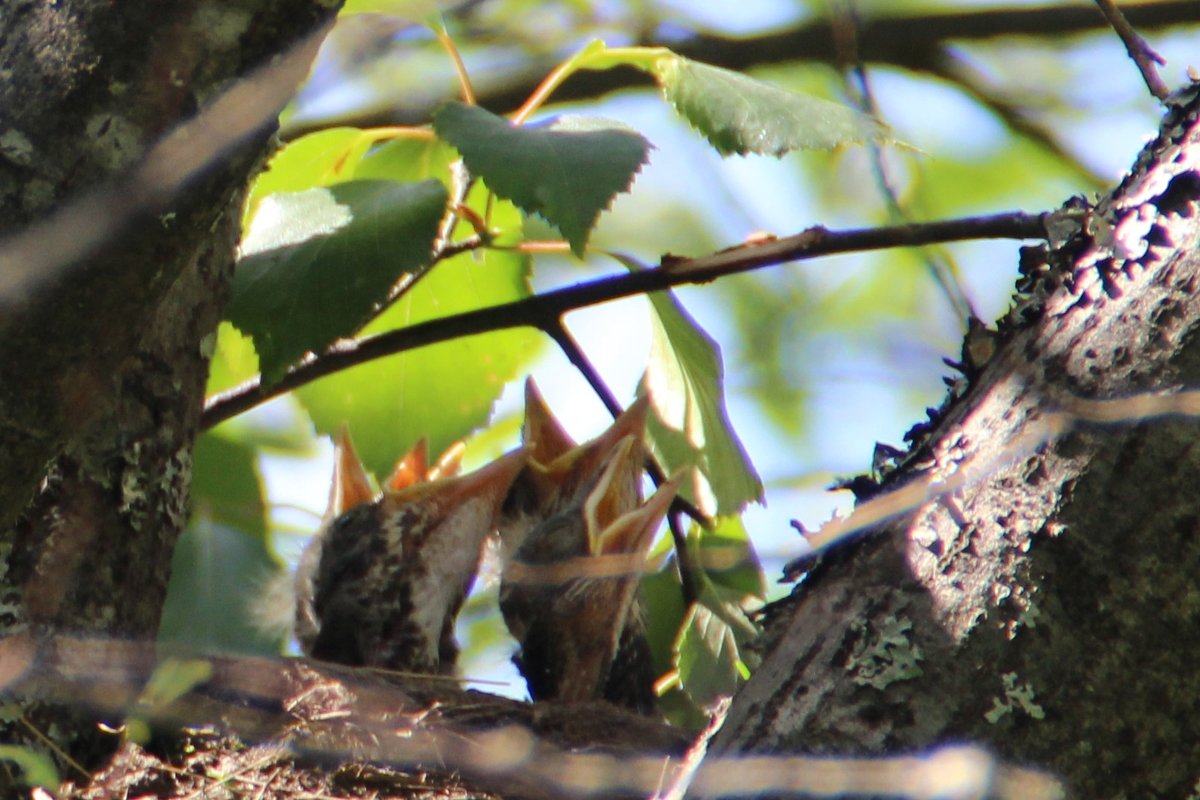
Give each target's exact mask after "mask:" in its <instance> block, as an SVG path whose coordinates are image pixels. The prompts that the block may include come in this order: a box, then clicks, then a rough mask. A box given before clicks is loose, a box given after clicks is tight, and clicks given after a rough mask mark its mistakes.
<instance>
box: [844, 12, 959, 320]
mask: <svg viewBox="0 0 1200 800" xmlns="http://www.w3.org/2000/svg"><path fill="white" fill-rule="evenodd" d="M831 24H832V25H833V30H834V39H835V41H836V44H837V49H838V61H839V64H840V66H841V71H842V79H843V81H844V82H845V84H846V88H847V89H848V90H849V92H850V93H851V94H852V95H854V96H855V99H856V101H857V103H858V106H859V108H860V109H862V111H863V112H864V113H865V114H867V115H869V116H871V117H873V118H875V119H882V115H881V113H880V110H879V103H877V102H876V100H875V94H874V92H873V91H872V89H871V81H870V78H869V77H868V74H867V67H866V65H865V64H864V63H863V60H862V58H861V56H860V54H859V51H858V27H859V19H858V16H857V15H856V14H855V13H854V8H853V7H852V6H851V5H850V3H849V2H848V0H846V1H845V2H842V3H838V4H837V5H836V7H835V8H834V13H833V17H832V21H831ZM855 83H857V87H855V86H854V84H855ZM856 88H857V90H856ZM867 146H868V148H869V152H870V154H871V159H870V160H871V171H872V173H873V174H874V176H875V185H876V186H877V187H878V189H879V194H880V196H881V197H882V198H883V200H884V203H885V205H886V206H887V210H888V217H889V218H890V219H891V221H892V222H911V221H912V217H911V215H910V214H909V213H908V210H907V209H906V208H904V205H903V204H902V203H901V202H900V196H899V194H898V193H897V192H896V187H895V186H894V185H893V183H892V179H891V176H890V175H889V174H888V170H887V165H886V164H885V163H884V160H883V147H882V146H881V145H880V143H879V142H877V141H875V140H874V139H872V140H870V141H869V142H868V143H867ZM920 257H921V260H922V261H924V262H925V268H926V270H928V272H929V274H930V276H931V277H932V278H933V280H934V283H936V284H937V285H938V287H939V288H940V289H941V290H942V294H944V295H945V296H946V300H947V301H948V302H949V303H950V308H951V309H952V310H953V311H954V315H955V316H956V317H957V318H958V319H959V321H960V322H961V323H962V328H963V330H964V331H966V329H967V325H968V321H969V320H971V319H973V318H977V317H978V314H976V312H975V308H974V306H973V305H972V304H971V298H970V297H968V296H967V293H966V291H965V290H964V289H963V287H962V285H961V284H960V283H959V280H958V276H957V274H956V272H957V270H956V269H955V267H954V264H953V263H951V262H950V259H949V258H947V257H946V256H945V255H944V254H943V253H941V252H935V251H931V250H929V249H927V248H922V249H921V254H920Z"/></svg>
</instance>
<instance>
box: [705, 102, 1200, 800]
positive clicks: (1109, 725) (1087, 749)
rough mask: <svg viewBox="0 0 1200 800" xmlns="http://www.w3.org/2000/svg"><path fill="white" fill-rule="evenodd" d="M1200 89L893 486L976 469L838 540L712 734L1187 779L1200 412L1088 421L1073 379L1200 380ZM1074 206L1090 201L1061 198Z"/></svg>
mask: <svg viewBox="0 0 1200 800" xmlns="http://www.w3.org/2000/svg"><path fill="white" fill-rule="evenodd" d="M1198 96H1200V88H1198V87H1197V86H1193V87H1192V88H1191V89H1189V90H1188V91H1187V92H1186V93H1184V94H1182V95H1180V96H1179V97H1177V98H1176V100H1175V105H1174V106H1173V107H1172V108H1171V109H1170V111H1169V113H1168V115H1167V117H1166V119H1165V121H1164V124H1163V127H1162V131H1161V134H1160V136H1159V138H1158V139H1157V140H1156V141H1155V142H1153V143H1152V144H1150V145H1149V146H1147V148H1146V149H1145V150H1144V151H1143V153H1142V154H1141V156H1140V157H1139V159H1138V162H1137V164H1136V165H1135V167H1134V169H1133V170H1132V173H1131V175H1130V176H1129V177H1128V178H1126V180H1125V181H1124V182H1123V183H1122V184H1121V185H1120V186H1119V187H1118V188H1117V189H1116V190H1115V191H1114V192H1113V193H1112V194H1111V195H1110V196H1108V197H1106V198H1104V199H1103V200H1102V201H1101V202H1100V203H1099V204H1098V205H1097V206H1096V207H1094V208H1091V209H1089V210H1088V211H1087V213H1085V214H1077V215H1076V218H1077V219H1078V220H1079V222H1078V223H1076V224H1075V225H1074V227H1073V229H1071V230H1070V231H1069V232H1067V233H1065V235H1062V236H1060V237H1057V238H1059V239H1060V240H1059V241H1056V242H1055V246H1054V247H1053V248H1049V247H1044V246H1043V247H1041V248H1035V249H1031V250H1028V251H1027V252H1026V254H1025V259H1024V262H1025V264H1026V268H1027V271H1030V272H1031V275H1030V276H1029V277H1028V279H1027V280H1026V281H1025V284H1026V285H1025V286H1024V288H1025V289H1026V290H1027V291H1025V292H1023V293H1022V294H1020V295H1018V297H1017V300H1016V305H1015V306H1014V309H1013V311H1012V312H1010V314H1009V315H1008V316H1007V317H1006V319H1005V320H1003V321H1002V322H1001V325H1000V333H999V338H998V340H997V342H996V344H997V349H996V352H995V354H994V355H993V356H992V357H991V359H990V360H989V361H988V362H987V363H986V365H984V366H983V369H982V371H981V373H980V374H979V375H977V376H976V377H975V378H974V379H973V380H972V381H971V382H970V385H969V386H967V387H966V388H965V390H963V391H961V394H960V396H957V397H952V398H951V399H950V400H949V401H948V403H947V405H946V406H945V408H944V410H943V411H942V413H940V414H939V415H937V417H936V419H934V420H932V421H931V422H930V423H929V424H928V425H926V426H919V427H920V428H921V430H920V431H918V432H919V433H920V434H921V435H920V436H918V438H917V441H916V443H915V445H914V448H913V451H912V452H911V453H910V455H909V456H908V457H907V458H906V459H903V460H902V466H901V467H900V468H899V469H898V470H897V471H896V472H895V473H893V474H892V475H891V476H889V477H888V479H886V480H885V481H884V486H883V487H881V488H882V489H883V490H885V491H886V490H887V489H889V488H893V487H896V486H899V485H902V484H904V483H906V482H909V481H912V480H915V479H925V478H928V477H930V476H936V477H939V478H946V477H949V476H951V475H953V474H954V473H955V472H956V471H957V470H958V469H961V468H963V467H964V465H967V464H970V463H982V464H991V463H1000V464H1001V465H1002V466H1001V467H1000V468H998V469H995V470H994V471H991V472H990V473H989V474H988V475H987V477H986V478H985V479H984V480H981V481H978V482H976V483H974V484H971V485H968V486H967V487H965V488H963V489H961V490H960V491H958V492H956V493H954V494H951V495H948V496H945V497H942V498H939V499H934V500H932V501H930V502H928V503H927V504H926V505H924V506H923V507H921V508H920V509H918V510H917V511H915V512H914V513H911V514H909V515H908V516H906V517H905V518H903V519H898V520H894V521H892V522H891V523H889V524H887V525H885V526H883V527H881V528H880V529H878V530H876V531H873V532H871V533H870V534H869V535H867V536H864V537H862V538H860V539H858V540H856V541H853V542H851V543H849V544H847V545H843V546H841V547H839V548H837V549H836V550H835V551H834V552H831V553H828V554H826V555H824V556H823V557H822V558H821V559H820V561H819V562H817V563H816V564H815V566H814V567H813V569H812V571H811V573H810V575H809V577H808V579H807V580H805V581H804V582H803V583H802V584H801V585H800V586H798V587H797V589H796V591H795V592H794V593H793V595H792V596H791V597H790V598H789V599H787V600H786V601H785V604H786V605H785V606H783V607H781V608H779V609H775V610H774V612H773V613H772V620H773V622H772V631H771V635H772V636H773V637H774V638H775V640H776V641H777V645H776V646H775V647H774V649H773V651H772V652H771V653H770V655H769V656H768V657H767V659H766V660H765V662H764V663H763V665H762V667H761V668H760V669H759V670H758V671H757V672H756V673H755V675H754V676H753V678H752V680H751V681H750V683H749V684H748V685H747V686H746V687H745V689H744V690H743V691H742V692H741V693H740V695H739V696H738V697H737V699H736V701H735V703H734V705H733V708H732V710H731V712H730V716H729V718H728V720H727V722H726V725H725V728H724V729H723V730H722V732H721V733H720V734H719V736H718V737H717V740H716V742H715V745H714V751H715V752H719V753H731V752H751V751H765V752H775V751H804V752H819V753H845V754H868V753H883V752H896V751H904V750H911V749H914V748H921V747H926V746H930V745H934V744H938V743H945V742H947V741H964V740H965V741H972V742H979V743H985V744H987V745H988V746H989V747H991V748H992V749H993V750H994V751H995V752H996V753H997V754H998V755H999V756H1000V757H1002V758H1005V759H1011V760H1014V761H1017V762H1026V763H1031V764H1037V765H1040V766H1043V767H1045V768H1047V769H1050V770H1052V771H1054V772H1056V773H1057V774H1058V775H1060V776H1061V777H1062V778H1063V779H1064V780H1065V782H1066V784H1067V786H1068V787H1069V790H1070V792H1071V794H1072V796H1078V797H1184V796H1185V795H1187V793H1188V792H1189V791H1191V789H1192V788H1193V786H1194V785H1195V783H1196V780H1197V777H1198V775H1197V772H1196V764H1198V763H1200V735H1198V734H1197V729H1196V726H1195V709H1196V704H1197V698H1200V674H1198V673H1197V671H1196V670H1195V668H1194V665H1195V664H1196V663H1198V662H1200V626H1197V618H1198V616H1200V599H1198V598H1200V594H1198V593H1197V591H1196V589H1195V585H1194V583H1195V576H1196V575H1197V574H1200V535H1198V534H1200V501H1197V499H1196V487H1197V486H1200V433H1198V432H1197V431H1198V430H1200V429H1198V428H1197V423H1196V421H1195V420H1187V419H1184V420H1169V421H1162V420H1142V421H1140V422H1137V423H1136V424H1132V423H1131V424H1127V425H1123V426H1110V427H1103V426H1099V425H1095V424H1090V425H1089V424H1083V423H1080V424H1077V425H1075V426H1074V428H1073V429H1072V430H1071V431H1069V432H1067V433H1066V434H1065V435H1062V436H1059V437H1057V438H1054V439H1052V440H1051V441H1050V442H1048V443H1046V444H1044V445H1043V446H1041V447H1038V448H1037V449H1036V451H1033V452H1027V453H1024V454H1021V453H1013V452H1012V449H1011V448H1012V447H1013V446H1014V443H1015V442H1018V440H1020V438H1021V437H1022V436H1023V435H1024V434H1027V433H1028V431H1029V430H1030V428H1031V426H1035V425H1038V424H1040V421H1044V420H1045V419H1046V418H1047V417H1048V415H1050V414H1051V413H1052V412H1053V411H1055V410H1056V409H1058V408H1063V407H1066V408H1070V407H1071V402H1072V400H1071V398H1073V397H1084V398H1097V399H1105V398H1117V397H1122V396H1126V395H1129V394H1132V393H1136V392H1144V391H1148V390H1157V389H1161V390H1168V391H1169V390H1172V389H1174V388H1176V387H1184V386H1196V385H1197V384H1200V346H1197V343H1196V338H1195V336H1194V331H1195V329H1196V326H1197V323H1198V322H1200V295H1198V293H1197V281H1198V274H1200V248H1198V246H1197V245H1198V243H1200V99H1198ZM1068 205H1069V206H1072V207H1075V208H1076V209H1078V208H1079V203H1078V202H1076V203H1072V204H1068Z"/></svg>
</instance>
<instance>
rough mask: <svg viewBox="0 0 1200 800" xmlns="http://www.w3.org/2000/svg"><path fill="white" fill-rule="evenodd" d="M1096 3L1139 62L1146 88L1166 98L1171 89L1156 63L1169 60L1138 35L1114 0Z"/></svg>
mask: <svg viewBox="0 0 1200 800" xmlns="http://www.w3.org/2000/svg"><path fill="white" fill-rule="evenodd" d="M1096 5H1097V6H1099V7H1100V13H1102V14H1104V18H1105V19H1107V20H1108V24H1109V25H1112V29H1113V30H1114V31H1116V32H1117V36H1119V37H1121V41H1122V42H1124V44H1125V51H1126V52H1127V53H1129V57H1130V58H1132V59H1133V63H1134V64H1137V68H1138V70H1139V71H1140V72H1141V73H1142V80H1144V81H1145V82H1146V88H1147V89H1149V90H1150V94H1152V95H1154V96H1155V97H1157V98H1158V99H1159V100H1166V99H1167V96H1168V95H1170V93H1171V90H1170V89H1168V88H1167V84H1165V83H1163V79H1162V78H1161V77H1160V76H1159V74H1158V70H1157V69H1155V68H1154V65H1155V64H1158V65H1159V66H1163V65H1165V64H1166V63H1167V60H1166V59H1165V58H1163V57H1162V56H1160V55H1159V54H1158V53H1156V52H1154V48H1152V47H1150V45H1149V44H1148V43H1147V42H1146V40H1145V39H1143V38H1142V37H1141V36H1139V35H1138V33H1137V31H1135V30H1134V29H1133V26H1132V25H1130V24H1129V20H1127V19H1125V15H1124V14H1122V13H1121V9H1119V8H1117V4H1116V3H1115V2H1113V0H1096Z"/></svg>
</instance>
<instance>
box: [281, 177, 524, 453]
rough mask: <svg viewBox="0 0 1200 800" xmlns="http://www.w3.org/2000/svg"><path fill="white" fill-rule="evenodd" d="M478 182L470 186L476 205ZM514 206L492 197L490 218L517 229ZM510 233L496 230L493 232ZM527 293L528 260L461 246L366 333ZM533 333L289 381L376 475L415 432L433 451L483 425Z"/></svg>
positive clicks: (486, 338) (320, 421) (505, 334)
mask: <svg viewBox="0 0 1200 800" xmlns="http://www.w3.org/2000/svg"><path fill="white" fill-rule="evenodd" d="M485 196H486V188H485V187H477V188H476V190H475V191H474V192H473V193H472V195H471V199H472V203H473V205H476V206H482V205H483V203H484V202H485ZM520 219H521V215H520V213H519V212H518V211H517V210H516V209H515V208H513V206H512V205H511V204H509V203H504V202H496V203H494V204H493V208H492V218H491V222H492V225H493V227H495V228H497V229H499V230H501V231H519V230H520ZM509 240H511V237H510V236H508V235H506V234H502V236H501V239H500V241H501V242H502V243H503V242H505V241H509ZM528 296H529V259H528V257H526V256H522V255H520V254H517V253H513V252H504V251H498V250H483V251H479V252H476V253H464V254H462V255H459V256H456V257H454V258H452V259H449V260H447V261H444V262H442V263H440V264H438V266H437V268H436V269H434V270H431V271H430V272H429V273H428V274H427V275H426V276H425V277H424V278H423V279H422V280H421V281H420V282H419V283H417V284H416V285H415V286H414V287H413V288H412V289H411V290H410V291H409V292H407V293H406V294H405V295H404V296H403V297H402V298H401V299H400V301H399V302H397V303H396V304H395V305H394V306H393V307H392V308H390V309H389V310H388V311H387V312H386V313H385V314H383V315H382V316H381V317H380V318H379V319H377V320H375V321H373V322H372V323H371V324H370V325H369V326H367V328H366V329H365V330H364V333H376V332H381V331H385V330H392V329H395V328H401V327H405V326H408V325H412V324H415V323H418V322H422V321H424V320H427V319H433V318H435V317H445V316H449V315H451V314H455V313H458V312H462V311H468V310H471V309H476V308H481V307H484V306H490V305H496V304H499V303H506V302H510V301H512V300H517V299H520V298H523V297H528ZM541 342H542V340H541V337H540V336H539V335H538V334H537V333H536V332H534V331H533V330H530V329H513V330H506V331H496V332H492V333H488V334H481V335H478V336H471V337H468V338H464V339H456V340H453V341H449V342H443V343H440V344H436V345H432V346H429V347H422V348H419V349H416V350H412V351H409V352H406V353H401V354H399V355H396V356H391V357H388V358H385V359H379V360H376V361H372V362H371V363H369V364H364V365H362V366H359V367H355V368H354V369H351V370H346V371H344V372H339V373H338V374H336V375H331V376H329V377H327V378H322V379H321V380H319V381H317V382H315V383H312V384H309V385H308V386H305V387H302V388H301V389H299V390H297V392H296V395H297V397H298V398H299V400H300V402H301V404H302V405H303V406H304V407H305V408H306V409H307V410H308V412H309V414H310V415H311V417H312V420H313V422H314V424H315V425H316V427H317V430H318V431H320V432H322V433H327V434H332V433H333V432H334V431H336V430H337V428H338V426H340V425H341V424H342V423H343V422H346V423H348V424H349V426H350V432H351V435H353V437H354V444H355V447H356V449H357V450H358V452H359V455H360V456H361V457H362V459H363V461H364V462H365V463H366V465H367V467H368V468H369V469H371V470H372V471H374V472H375V474H376V475H383V474H386V473H387V472H388V471H390V470H391V468H392V466H393V465H394V463H395V460H396V458H397V457H399V456H400V455H401V454H402V453H404V452H406V451H407V450H408V448H409V447H411V446H412V444H413V442H415V441H416V440H417V439H418V438H419V437H421V436H426V437H428V439H429V447H430V449H431V451H432V452H434V453H438V452H441V450H442V449H444V448H445V447H447V446H449V445H450V444H452V443H453V442H455V441H456V440H458V439H461V438H463V437H465V436H467V435H468V434H469V433H470V432H471V431H473V430H475V429H476V428H478V427H480V426H482V425H484V424H485V423H486V422H487V420H488V416H489V414H490V413H491V408H492V405H493V404H494V403H495V401H496V399H497V398H498V397H499V396H500V392H501V391H502V390H503V388H504V385H505V384H506V383H507V382H508V381H510V380H512V379H513V378H515V377H516V375H517V374H518V372H519V371H520V370H521V368H522V367H523V366H525V365H526V364H528V363H529V362H530V361H532V360H533V359H534V358H535V357H536V356H537V354H538V352H539V348H540V346H541Z"/></svg>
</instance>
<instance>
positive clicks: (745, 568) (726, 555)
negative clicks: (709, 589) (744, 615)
mask: <svg viewBox="0 0 1200 800" xmlns="http://www.w3.org/2000/svg"><path fill="white" fill-rule="evenodd" d="M688 545H689V548H690V549H691V550H692V556H693V558H692V561H693V563H694V564H696V565H697V566H699V567H702V568H703V569H704V574H705V575H706V576H707V577H708V579H709V580H710V581H712V583H713V584H714V586H716V587H718V588H719V589H722V590H727V591H728V592H730V594H731V596H734V597H737V598H738V599H737V604H738V605H739V606H745V605H746V604H747V603H751V602H754V601H761V600H763V599H764V598H766V596H767V586H766V581H765V578H764V577H763V571H762V564H761V563H760V562H759V560H758V553H756V552H755V551H754V545H753V544H752V543H751V541H750V534H749V533H747V532H746V527H745V526H744V525H743V524H742V518H741V517H717V518H716V519H714V520H713V524H712V528H709V529H705V528H703V527H701V526H700V525H696V524H693V525H692V527H691V530H689V531H688Z"/></svg>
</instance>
